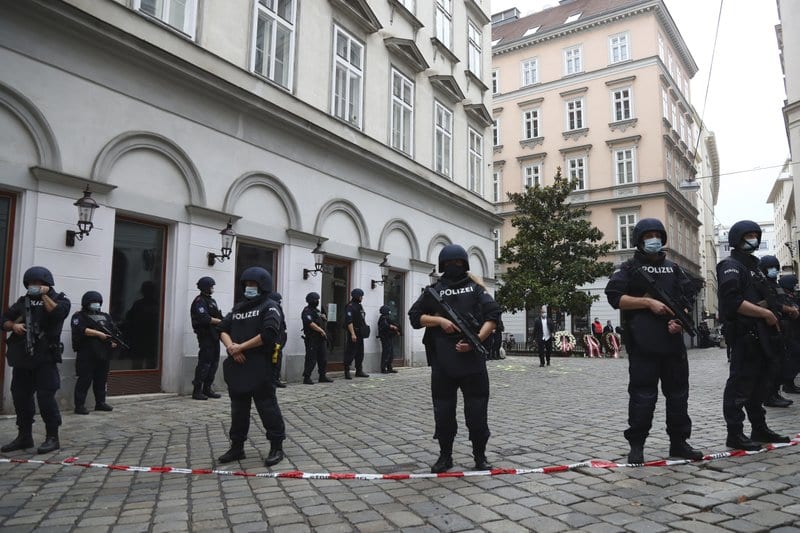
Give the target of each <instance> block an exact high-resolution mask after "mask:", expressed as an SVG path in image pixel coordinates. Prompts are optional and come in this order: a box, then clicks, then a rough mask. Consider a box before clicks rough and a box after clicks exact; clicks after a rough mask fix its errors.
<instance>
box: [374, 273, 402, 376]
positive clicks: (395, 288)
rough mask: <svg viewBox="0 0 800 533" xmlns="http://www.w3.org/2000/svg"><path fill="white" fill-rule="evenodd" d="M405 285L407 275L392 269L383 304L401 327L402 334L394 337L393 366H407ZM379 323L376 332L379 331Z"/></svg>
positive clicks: (385, 285)
mask: <svg viewBox="0 0 800 533" xmlns="http://www.w3.org/2000/svg"><path fill="white" fill-rule="evenodd" d="M405 286H406V275H405V273H404V272H400V271H398V270H390V271H389V277H388V278H387V279H386V283H384V284H383V305H385V306H387V307H389V318H390V319H391V320H392V321H393V322H394V323H395V324H397V325H398V327H399V328H400V335H396V336H395V337H394V340H393V342H394V351H393V352H392V353H394V359H393V360H392V366H393V367H394V366H405V353H404V351H403V345H404V342H403V339H404V335H405V333H406V328H407V327H409V324H408V320H406V308H405V301H406V298H405ZM377 327H378V326H377V324H376V325H375V328H376V329H375V332H376V333H377V331H378V330H377Z"/></svg>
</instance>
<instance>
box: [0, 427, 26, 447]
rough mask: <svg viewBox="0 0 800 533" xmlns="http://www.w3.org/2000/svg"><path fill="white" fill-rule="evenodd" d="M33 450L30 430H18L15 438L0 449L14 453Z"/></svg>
mask: <svg viewBox="0 0 800 533" xmlns="http://www.w3.org/2000/svg"><path fill="white" fill-rule="evenodd" d="M28 448H33V434H32V433H31V429H30V428H28V429H20V430H19V432H18V433H17V438H16V439H14V440H12V441H11V442H9V443H8V444H6V445H5V446H3V447H2V448H0V451H2V452H3V453H5V452H15V451H17V450H27V449H28Z"/></svg>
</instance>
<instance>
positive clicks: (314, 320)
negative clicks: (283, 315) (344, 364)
mask: <svg viewBox="0 0 800 533" xmlns="http://www.w3.org/2000/svg"><path fill="white" fill-rule="evenodd" d="M306 304H308V305H306V306H305V307H304V308H303V311H302V312H301V313H300V319H301V320H302V321H303V341H304V342H305V345H306V360H305V364H304V365H303V383H304V384H306V385H313V384H314V382H313V381H312V380H311V373H312V372H313V371H314V366H316V367H317V373H318V374H319V382H320V383H333V380H332V379H331V378H329V377H328V376H327V375H326V371H327V368H328V353H327V343H328V333H327V332H326V331H325V326H326V323H327V320H328V319H327V317H326V316H325V315H324V314H323V313H321V312H320V311H319V294H317V293H316V292H309V293H308V294H306Z"/></svg>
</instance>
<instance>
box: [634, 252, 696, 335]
mask: <svg viewBox="0 0 800 533" xmlns="http://www.w3.org/2000/svg"><path fill="white" fill-rule="evenodd" d="M633 274H634V275H635V276H638V277H639V278H640V279H641V280H642V281H643V282H644V283H645V285H646V286H647V292H648V294H650V295H651V296H652V297H653V298H655V299H656V300H658V301H659V302H661V303H662V304H664V305H666V306H667V307H669V310H670V311H672V313H673V314H674V315H675V320H677V321H679V322H680V323H681V326H683V329H684V330H686V333H688V334H689V335H691V336H692V337H695V336H697V330H695V327H694V321H692V317H690V316H689V314H688V313H687V312H686V309H685V308H686V307H689V306H688V305H686V302H685V301H684V299H683V298H680V299H678V300H677V301H676V300H675V299H674V298H672V297H671V296H670V295H669V294H667V293H666V292H664V289H662V288H661V287H659V286H658V285H656V280H655V279H654V278H653V276H651V275H650V274H648V273H647V271H646V270H644V268H642V267H639V268H636V269H634V271H633Z"/></svg>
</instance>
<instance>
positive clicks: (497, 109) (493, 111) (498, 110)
mask: <svg viewBox="0 0 800 533" xmlns="http://www.w3.org/2000/svg"><path fill="white" fill-rule="evenodd" d="M502 112H503V108H502V107H495V108H494V109H492V115H497V114H498V113H502Z"/></svg>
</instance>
